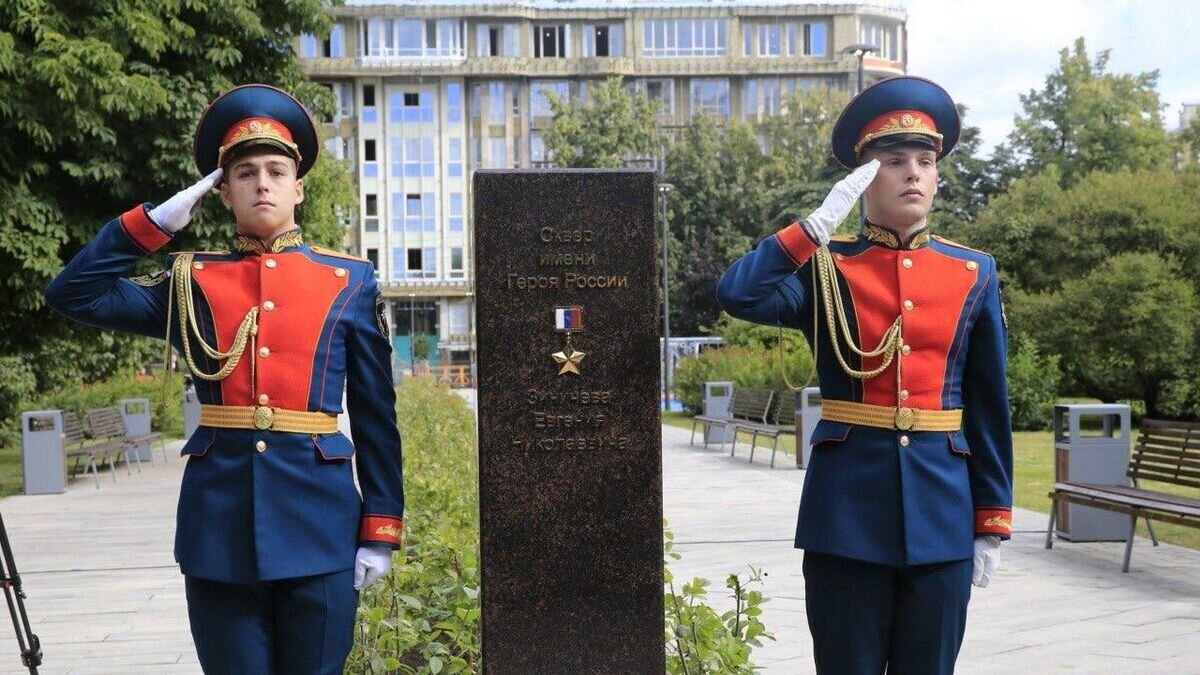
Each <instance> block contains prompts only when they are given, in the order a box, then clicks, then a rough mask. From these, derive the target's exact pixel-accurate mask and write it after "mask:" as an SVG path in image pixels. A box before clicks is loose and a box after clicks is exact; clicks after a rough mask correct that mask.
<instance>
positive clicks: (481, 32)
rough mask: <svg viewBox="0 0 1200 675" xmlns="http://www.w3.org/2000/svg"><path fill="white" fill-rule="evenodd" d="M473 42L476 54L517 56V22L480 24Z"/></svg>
mask: <svg viewBox="0 0 1200 675" xmlns="http://www.w3.org/2000/svg"><path fill="white" fill-rule="evenodd" d="M475 42H476V45H475V55H476V56H518V54H517V24H515V23H505V24H480V25H479V26H477V27H476V28H475Z"/></svg>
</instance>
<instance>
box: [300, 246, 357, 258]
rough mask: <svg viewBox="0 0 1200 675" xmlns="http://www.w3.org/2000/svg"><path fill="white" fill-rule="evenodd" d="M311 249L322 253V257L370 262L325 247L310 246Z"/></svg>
mask: <svg viewBox="0 0 1200 675" xmlns="http://www.w3.org/2000/svg"><path fill="white" fill-rule="evenodd" d="M309 248H311V249H312V250H313V252H314V253H320V254H321V255H331V256H333V257H335V258H345V259H347V260H358V261H359V262H369V261H368V260H367V259H366V258H360V257H358V256H356V255H350V254H349V253H343V252H342V251H335V250H333V249H329V248H325V247H324V246H309Z"/></svg>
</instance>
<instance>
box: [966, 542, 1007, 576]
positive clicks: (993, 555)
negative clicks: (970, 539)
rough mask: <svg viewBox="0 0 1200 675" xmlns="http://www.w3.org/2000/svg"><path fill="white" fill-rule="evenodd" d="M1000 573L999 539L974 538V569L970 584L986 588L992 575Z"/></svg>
mask: <svg viewBox="0 0 1200 675" xmlns="http://www.w3.org/2000/svg"><path fill="white" fill-rule="evenodd" d="M998 571H1000V537H994V536H991V535H988V536H984V537H975V569H974V571H973V572H972V573H971V583H973V584H975V585H976V586H978V587H980V588H987V586H988V584H989V583H991V581H992V575H993V574H995V573H996V572H998Z"/></svg>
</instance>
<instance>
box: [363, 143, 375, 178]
mask: <svg viewBox="0 0 1200 675" xmlns="http://www.w3.org/2000/svg"><path fill="white" fill-rule="evenodd" d="M363 176H364V177H366V178H378V177H379V163H378V162H376V161H375V139H373V138H368V139H367V140H365V141H363Z"/></svg>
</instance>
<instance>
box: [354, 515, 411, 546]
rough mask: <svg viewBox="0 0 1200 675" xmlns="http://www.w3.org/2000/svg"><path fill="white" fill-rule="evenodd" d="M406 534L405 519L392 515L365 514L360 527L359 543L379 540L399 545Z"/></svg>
mask: <svg viewBox="0 0 1200 675" xmlns="http://www.w3.org/2000/svg"><path fill="white" fill-rule="evenodd" d="M403 534H404V519H403V518H394V517H392V516H363V519H362V525H361V526H359V528H358V543H360V544H365V543H367V542H379V543H383V544H391V545H392V546H399V545H400V542H401V540H402V538H403Z"/></svg>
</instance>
